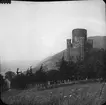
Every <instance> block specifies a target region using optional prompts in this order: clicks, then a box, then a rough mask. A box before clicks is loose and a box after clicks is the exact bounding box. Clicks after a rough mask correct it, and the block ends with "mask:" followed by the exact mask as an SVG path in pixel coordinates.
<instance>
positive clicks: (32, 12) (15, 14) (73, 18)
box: [0, 0, 106, 60]
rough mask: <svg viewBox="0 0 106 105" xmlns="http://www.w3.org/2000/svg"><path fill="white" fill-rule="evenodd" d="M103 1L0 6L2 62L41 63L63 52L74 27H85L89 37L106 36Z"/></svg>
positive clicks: (0, 51)
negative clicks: (42, 60)
mask: <svg viewBox="0 0 106 105" xmlns="http://www.w3.org/2000/svg"><path fill="white" fill-rule="evenodd" d="M100 1H101V0H93V1H79V2H76V1H70V2H69V1H67V2H49V3H48V2H45V3H44V2H36V3H34V2H32V3H31V2H27V3H26V2H15V1H14V2H12V3H11V5H6V4H5V5H0V56H1V58H2V60H41V59H43V58H45V57H47V56H50V55H51V54H55V53H57V52H60V51H61V50H64V49H65V48H66V39H67V38H71V35H72V29H74V28H86V29H87V30H88V36H92V35H93V36H95V35H106V31H105V29H106V22H105V3H104V2H102V1H101V2H100Z"/></svg>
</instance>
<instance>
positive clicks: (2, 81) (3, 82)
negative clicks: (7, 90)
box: [0, 74, 5, 92]
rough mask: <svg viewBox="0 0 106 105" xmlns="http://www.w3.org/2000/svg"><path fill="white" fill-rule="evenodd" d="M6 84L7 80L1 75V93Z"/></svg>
mask: <svg viewBox="0 0 106 105" xmlns="http://www.w3.org/2000/svg"><path fill="white" fill-rule="evenodd" d="M4 84H5V80H4V78H3V75H1V74H0V92H1V91H2V90H3V86H4Z"/></svg>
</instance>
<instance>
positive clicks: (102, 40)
mask: <svg viewBox="0 0 106 105" xmlns="http://www.w3.org/2000/svg"><path fill="white" fill-rule="evenodd" d="M88 39H93V48H94V50H93V51H96V50H97V49H98V48H104V49H106V36H92V37H88ZM63 54H64V56H65V57H66V49H65V50H63V51H61V52H59V53H57V54H55V55H54V56H50V57H48V58H47V59H45V60H44V61H42V62H41V63H39V65H37V66H36V67H35V68H34V69H33V72H35V71H36V70H37V69H38V68H40V66H41V64H43V66H44V67H45V71H47V70H51V69H57V67H56V62H59V61H60V59H61V58H62V56H63Z"/></svg>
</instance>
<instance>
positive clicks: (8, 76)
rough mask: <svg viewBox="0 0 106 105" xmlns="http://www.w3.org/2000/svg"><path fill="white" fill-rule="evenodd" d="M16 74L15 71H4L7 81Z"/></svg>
mask: <svg viewBox="0 0 106 105" xmlns="http://www.w3.org/2000/svg"><path fill="white" fill-rule="evenodd" d="M15 76H16V73H15V72H13V71H7V72H6V73H5V78H7V79H8V80H9V81H11V80H12V79H13V78H14V77H15Z"/></svg>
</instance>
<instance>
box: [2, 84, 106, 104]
mask: <svg viewBox="0 0 106 105" xmlns="http://www.w3.org/2000/svg"><path fill="white" fill-rule="evenodd" d="M101 88H102V90H101ZM50 92H52V94H50ZM14 93H16V94H14ZM105 96H106V85H104V86H103V83H89V84H81V85H80V84H76V85H73V86H66V87H59V88H54V89H50V90H44V91H37V90H36V89H35V88H32V89H29V90H24V91H18V92H17V91H15V90H14V92H13V90H11V91H10V92H7V93H5V94H4V95H2V100H3V101H4V102H5V103H7V104H11V105H101V103H103V102H104V101H106V100H105Z"/></svg>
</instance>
